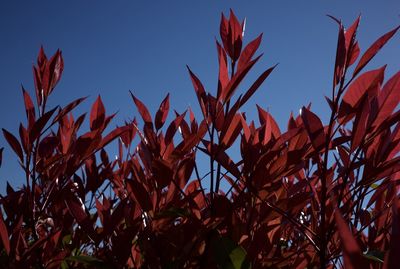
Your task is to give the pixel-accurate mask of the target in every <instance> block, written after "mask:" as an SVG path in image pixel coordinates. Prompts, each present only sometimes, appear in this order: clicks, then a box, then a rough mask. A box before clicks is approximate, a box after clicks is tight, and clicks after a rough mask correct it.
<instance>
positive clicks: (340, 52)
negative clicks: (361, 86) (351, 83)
mask: <svg viewBox="0 0 400 269" xmlns="http://www.w3.org/2000/svg"><path fill="white" fill-rule="evenodd" d="M345 64H346V38H345V35H344V27H343V25H342V24H340V25H339V36H338V43H337V48H336V61H335V74H334V82H335V85H337V84H338V83H339V82H340V80H341V79H342V77H343V75H344V72H343V71H344V67H345Z"/></svg>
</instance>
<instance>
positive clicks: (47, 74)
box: [42, 50, 64, 96]
mask: <svg viewBox="0 0 400 269" xmlns="http://www.w3.org/2000/svg"><path fill="white" fill-rule="evenodd" d="M63 70H64V60H63V58H62V53H61V51H60V50H57V51H56V53H55V54H54V55H53V56H52V57H51V58H50V60H49V61H48V62H47V63H46V68H45V70H44V73H43V77H42V86H43V89H44V91H45V92H44V94H45V96H48V95H49V94H50V93H51V92H52V91H53V89H54V88H55V86H56V85H57V83H58V82H59V81H60V79H61V75H62V72H63Z"/></svg>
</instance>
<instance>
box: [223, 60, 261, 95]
mask: <svg viewBox="0 0 400 269" xmlns="http://www.w3.org/2000/svg"><path fill="white" fill-rule="evenodd" d="M261 56H262V55H260V56H258V57H256V58H255V59H254V60H252V61H250V62H248V63H247V64H246V66H244V67H243V68H242V69H240V70H238V71H237V72H236V73H235V75H234V76H233V77H232V79H231V80H230V81H229V83H228V85H226V89H224V90H223V91H222V94H221V100H223V101H224V102H227V101H228V100H229V99H230V98H231V97H232V95H233V93H234V92H235V90H236V88H237V87H238V86H239V84H240V82H241V81H242V80H243V78H244V77H245V76H246V75H247V73H248V72H249V71H250V69H251V68H252V67H253V66H254V64H255V63H256V62H257V61H258V60H259V59H260V58H261Z"/></svg>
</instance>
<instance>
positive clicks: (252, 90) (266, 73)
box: [240, 64, 278, 106]
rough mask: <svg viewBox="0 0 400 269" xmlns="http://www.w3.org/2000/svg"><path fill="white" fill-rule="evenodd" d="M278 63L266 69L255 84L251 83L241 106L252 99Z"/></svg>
mask: <svg viewBox="0 0 400 269" xmlns="http://www.w3.org/2000/svg"><path fill="white" fill-rule="evenodd" d="M277 65H278V64H276V65H274V66H273V67H271V68H269V69H267V70H265V71H264V73H262V74H261V75H260V76H259V77H258V78H257V80H256V81H255V82H254V83H253V85H251V87H250V88H249V89H248V90H247V92H246V93H245V94H244V96H243V98H242V100H241V101H240V106H242V105H244V104H245V103H246V102H247V100H249V99H250V97H251V96H252V95H253V94H254V93H255V92H256V91H257V90H258V88H259V87H260V86H261V84H262V83H263V82H264V80H265V79H266V78H267V77H268V76H269V75H270V74H271V72H272V70H274V69H275V67H276V66H277Z"/></svg>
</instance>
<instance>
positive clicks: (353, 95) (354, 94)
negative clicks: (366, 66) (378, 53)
mask: <svg viewBox="0 0 400 269" xmlns="http://www.w3.org/2000/svg"><path fill="white" fill-rule="evenodd" d="M385 69H386V65H384V66H382V67H381V68H378V69H375V70H371V71H368V72H365V73H363V74H362V75H360V76H359V77H357V78H356V79H355V80H354V81H353V83H351V84H350V86H349V87H348V89H347V91H346V92H345V94H344V96H343V100H342V103H341V104H340V107H339V118H340V119H343V120H342V122H344V121H348V120H350V119H351V117H352V115H350V114H352V113H354V112H355V109H356V108H357V106H358V105H359V103H360V101H361V99H362V97H363V96H364V95H365V94H367V93H368V94H369V95H371V96H373V95H374V92H375V90H376V88H377V87H378V86H379V85H380V84H382V82H383V79H384V74H385Z"/></svg>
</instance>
